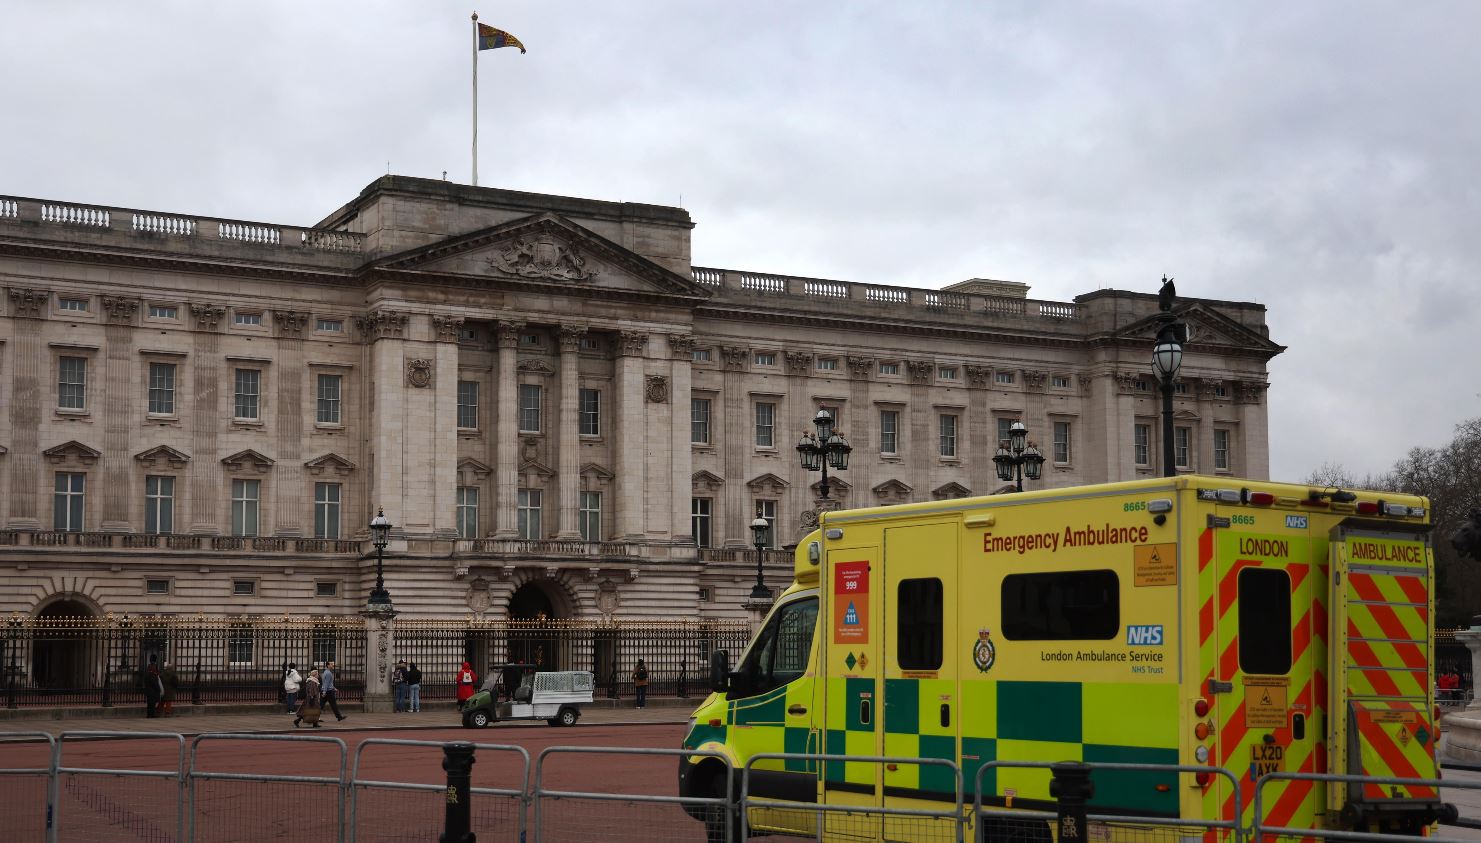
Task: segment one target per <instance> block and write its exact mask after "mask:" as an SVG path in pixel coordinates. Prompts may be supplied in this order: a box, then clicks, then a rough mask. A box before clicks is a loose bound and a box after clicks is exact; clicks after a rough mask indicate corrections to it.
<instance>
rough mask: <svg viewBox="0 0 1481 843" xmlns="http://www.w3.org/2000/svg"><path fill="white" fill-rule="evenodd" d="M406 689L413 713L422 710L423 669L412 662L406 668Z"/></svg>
mask: <svg viewBox="0 0 1481 843" xmlns="http://www.w3.org/2000/svg"><path fill="white" fill-rule="evenodd" d="M406 690H407V693H408V694H409V699H408V702H410V704H411V712H412V714H416V713H417V712H419V711H421V710H422V669H421V668H420V667H417V663H416V662H412V663H411V664H410V665H408V666H407V668H406Z"/></svg>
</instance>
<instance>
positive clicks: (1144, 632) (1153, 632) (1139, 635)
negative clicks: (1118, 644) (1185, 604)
mask: <svg viewBox="0 0 1481 843" xmlns="http://www.w3.org/2000/svg"><path fill="white" fill-rule="evenodd" d="M1126 643H1127V645H1129V646H1132V647H1161V646H1162V624H1156V625H1153V626H1130V625H1128V626H1127V627H1126Z"/></svg>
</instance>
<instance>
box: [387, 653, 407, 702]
mask: <svg viewBox="0 0 1481 843" xmlns="http://www.w3.org/2000/svg"><path fill="white" fill-rule="evenodd" d="M391 694H392V698H393V699H394V700H395V703H394V705H393V709H394V710H395V712H396V713H397V714H400V713H401V712H403V711H406V710H407V705H406V697H407V692H406V660H405V659H398V660H397V661H396V667H395V668H394V669H392V671H391Z"/></svg>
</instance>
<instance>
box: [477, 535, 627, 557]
mask: <svg viewBox="0 0 1481 843" xmlns="http://www.w3.org/2000/svg"><path fill="white" fill-rule="evenodd" d="M465 548H466V549H465ZM458 550H459V552H460V553H461V554H463V555H467V554H490V555H495V556H526V557H529V556H534V557H550V556H587V557H589V556H604V557H636V556H639V555H640V553H639V550H638V546H637V545H635V544H630V543H628V542H586V541H579V540H575V541H572V540H548V541H547V540H536V539H472V540H465V541H460V542H458Z"/></svg>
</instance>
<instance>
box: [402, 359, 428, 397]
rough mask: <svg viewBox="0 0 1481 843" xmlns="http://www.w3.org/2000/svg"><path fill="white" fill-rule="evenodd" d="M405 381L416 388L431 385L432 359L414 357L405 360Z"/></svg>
mask: <svg viewBox="0 0 1481 843" xmlns="http://www.w3.org/2000/svg"><path fill="white" fill-rule="evenodd" d="M406 382H407V383H408V384H411V385H412V386H414V387H416V388H417V389H426V388H427V387H429V386H431V385H432V361H431V360H423V359H421V358H419V357H418V358H414V359H412V360H408V361H406Z"/></svg>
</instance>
